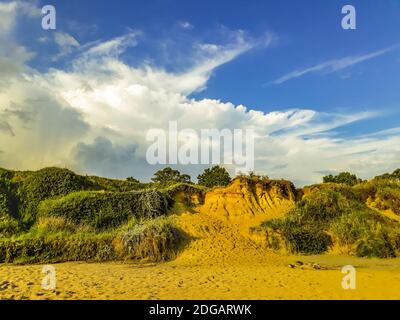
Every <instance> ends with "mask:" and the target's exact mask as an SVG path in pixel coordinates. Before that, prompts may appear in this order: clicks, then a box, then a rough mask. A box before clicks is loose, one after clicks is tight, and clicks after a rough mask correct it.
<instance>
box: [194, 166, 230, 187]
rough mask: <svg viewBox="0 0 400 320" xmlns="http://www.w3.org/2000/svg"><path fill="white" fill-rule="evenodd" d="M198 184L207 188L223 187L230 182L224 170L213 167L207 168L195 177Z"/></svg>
mask: <svg viewBox="0 0 400 320" xmlns="http://www.w3.org/2000/svg"><path fill="white" fill-rule="evenodd" d="M197 180H198V183H199V184H200V185H203V186H205V187H207V188H213V187H224V186H227V185H228V184H229V183H230V182H231V177H230V176H229V173H228V171H226V169H225V168H223V167H220V166H214V167H212V168H207V169H206V170H204V172H203V173H202V174H201V175H199V176H198V177H197Z"/></svg>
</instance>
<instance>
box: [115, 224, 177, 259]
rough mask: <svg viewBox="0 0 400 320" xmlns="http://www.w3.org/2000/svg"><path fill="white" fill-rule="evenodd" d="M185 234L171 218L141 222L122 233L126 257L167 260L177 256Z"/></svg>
mask: <svg viewBox="0 0 400 320" xmlns="http://www.w3.org/2000/svg"><path fill="white" fill-rule="evenodd" d="M184 240H185V236H184V235H183V233H182V231H180V230H179V229H178V228H177V227H176V226H175V224H174V222H173V221H172V220H171V219H170V218H166V217H161V218H157V219H154V220H149V221H146V222H145V223H139V224H136V225H134V226H133V227H130V228H128V229H127V230H125V231H124V232H122V234H121V241H122V244H123V248H124V257H125V258H128V259H145V258H146V259H149V260H151V261H165V260H169V259H173V258H175V256H176V254H177V252H178V250H179V248H180V247H181V246H182V243H183V242H184Z"/></svg>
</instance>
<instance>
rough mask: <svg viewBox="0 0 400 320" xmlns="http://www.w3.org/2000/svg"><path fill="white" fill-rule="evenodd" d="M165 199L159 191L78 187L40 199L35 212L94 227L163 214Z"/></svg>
mask: <svg viewBox="0 0 400 320" xmlns="http://www.w3.org/2000/svg"><path fill="white" fill-rule="evenodd" d="M168 208H169V202H168V199H167V198H166V196H165V195H164V194H163V193H161V192H160V191H156V190H144V191H131V192H117V193H113V192H104V191H83V192H82V191H81V192H75V193H70V194H69V195H67V196H65V197H62V198H57V199H51V200H45V201H43V202H42V203H41V204H40V206H39V209H38V213H39V216H45V217H46V216H47V217H52V216H53V217H54V216H57V217H63V218H65V219H67V220H69V221H71V222H73V223H75V224H84V225H87V226H90V227H93V228H94V229H96V230H104V229H107V228H116V227H118V226H120V225H121V224H123V223H125V222H127V221H128V219H129V218H131V217H135V218H138V219H141V218H142V219H143V218H145V219H146V218H147V219H149V218H155V217H157V216H160V215H165V214H167V211H168Z"/></svg>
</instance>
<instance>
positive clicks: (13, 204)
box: [0, 169, 18, 218]
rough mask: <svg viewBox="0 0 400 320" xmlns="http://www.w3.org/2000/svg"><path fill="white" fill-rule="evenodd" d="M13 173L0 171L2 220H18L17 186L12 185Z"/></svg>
mask: <svg viewBox="0 0 400 320" xmlns="http://www.w3.org/2000/svg"><path fill="white" fill-rule="evenodd" d="M11 179H12V172H11V171H8V170H4V169H0V218H1V217H3V218H4V217H13V218H18V198H17V195H16V186H15V185H14V184H13V183H12V181H11Z"/></svg>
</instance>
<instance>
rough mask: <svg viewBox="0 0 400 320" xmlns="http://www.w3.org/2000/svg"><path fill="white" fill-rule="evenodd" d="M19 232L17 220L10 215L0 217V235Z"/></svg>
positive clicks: (6, 235) (4, 235)
mask: <svg viewBox="0 0 400 320" xmlns="http://www.w3.org/2000/svg"><path fill="white" fill-rule="evenodd" d="M20 232H21V226H20V223H19V222H18V220H16V219H14V218H11V217H2V218H1V217H0V237H11V236H15V235H17V234H19V233H20Z"/></svg>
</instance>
